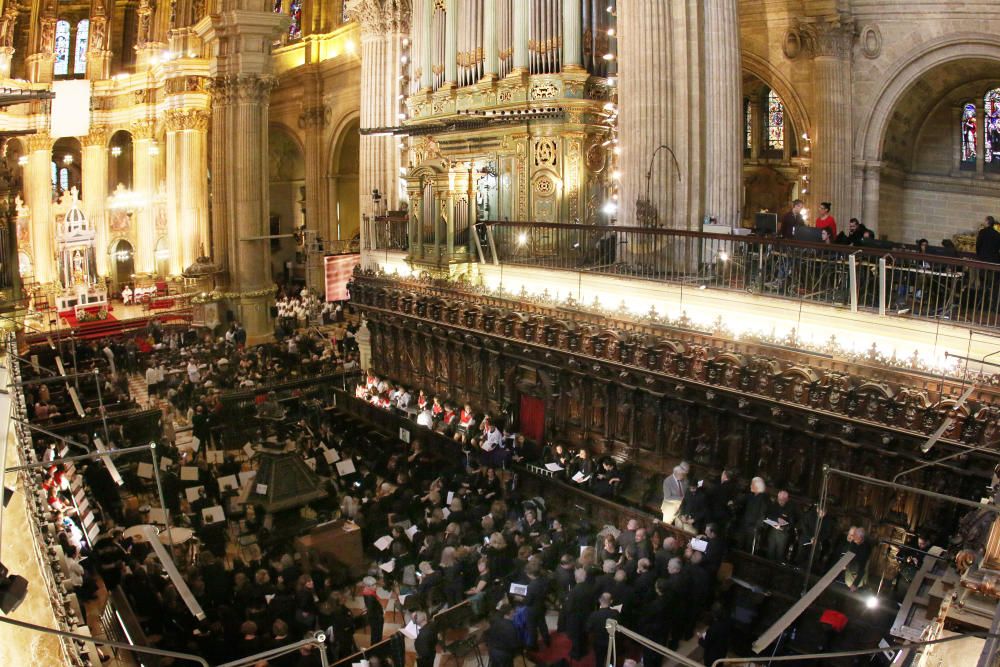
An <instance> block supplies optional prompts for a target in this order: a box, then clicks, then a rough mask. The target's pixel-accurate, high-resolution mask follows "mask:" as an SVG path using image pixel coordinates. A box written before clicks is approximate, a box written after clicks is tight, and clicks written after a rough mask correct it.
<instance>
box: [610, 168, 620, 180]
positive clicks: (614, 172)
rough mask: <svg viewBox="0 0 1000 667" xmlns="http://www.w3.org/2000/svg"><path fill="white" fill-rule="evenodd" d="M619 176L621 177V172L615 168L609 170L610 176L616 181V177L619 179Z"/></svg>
mask: <svg viewBox="0 0 1000 667" xmlns="http://www.w3.org/2000/svg"><path fill="white" fill-rule="evenodd" d="M621 177H622V173H621V172H620V171H618V170H617V169H615V170H614V171H613V172H611V178H613V179H615V180H616V181H617V180H618V179H620V178H621Z"/></svg>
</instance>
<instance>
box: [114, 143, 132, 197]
mask: <svg viewBox="0 0 1000 667" xmlns="http://www.w3.org/2000/svg"><path fill="white" fill-rule="evenodd" d="M132 159H133V152H132V134H131V133H130V132H129V131H128V130H118V131H117V132H115V133H114V134H112V135H111V140H110V141H109V142H108V192H110V193H114V191H115V190H116V189H117V188H118V186H119V185H121V186H122V188H124V189H125V190H131V189H132Z"/></svg>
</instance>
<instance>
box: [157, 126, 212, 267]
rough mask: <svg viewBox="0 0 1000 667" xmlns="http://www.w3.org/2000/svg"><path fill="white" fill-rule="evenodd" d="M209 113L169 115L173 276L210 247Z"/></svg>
mask: <svg viewBox="0 0 1000 667" xmlns="http://www.w3.org/2000/svg"><path fill="white" fill-rule="evenodd" d="M208 116H209V114H208V111H207V110H204V109H191V110H187V111H181V110H177V109H174V110H170V111H167V113H166V128H167V138H166V171H167V174H166V181H167V247H168V248H169V249H170V260H169V264H170V275H174V276H176V275H180V273H181V272H182V271H183V270H184V269H186V268H187V267H189V266H191V265H192V264H193V263H194V261H195V260H196V259H197V258H198V257H199V256H200V255H201V254H202V251H203V250H204V251H205V252H206V253H207V251H208V248H205V247H204V246H205V244H206V243H207V242H208V239H209V230H208V145H207V144H208V142H207V132H208Z"/></svg>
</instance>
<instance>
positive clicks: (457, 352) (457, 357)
mask: <svg viewBox="0 0 1000 667" xmlns="http://www.w3.org/2000/svg"><path fill="white" fill-rule="evenodd" d="M463 352H464V351H463V349H462V348H461V347H460V346H458V345H456V346H454V347H453V348H452V350H451V368H452V378H453V379H452V383H453V384H456V385H459V386H465V371H466V369H467V368H468V366H467V365H466V364H465V363H464V362H465V360H464V358H463V357H464V354H463Z"/></svg>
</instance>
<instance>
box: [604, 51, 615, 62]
mask: <svg viewBox="0 0 1000 667" xmlns="http://www.w3.org/2000/svg"><path fill="white" fill-rule="evenodd" d="M604 59H605V60H609V61H610V60H614V59H615V54H613V53H605V54H604Z"/></svg>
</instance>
